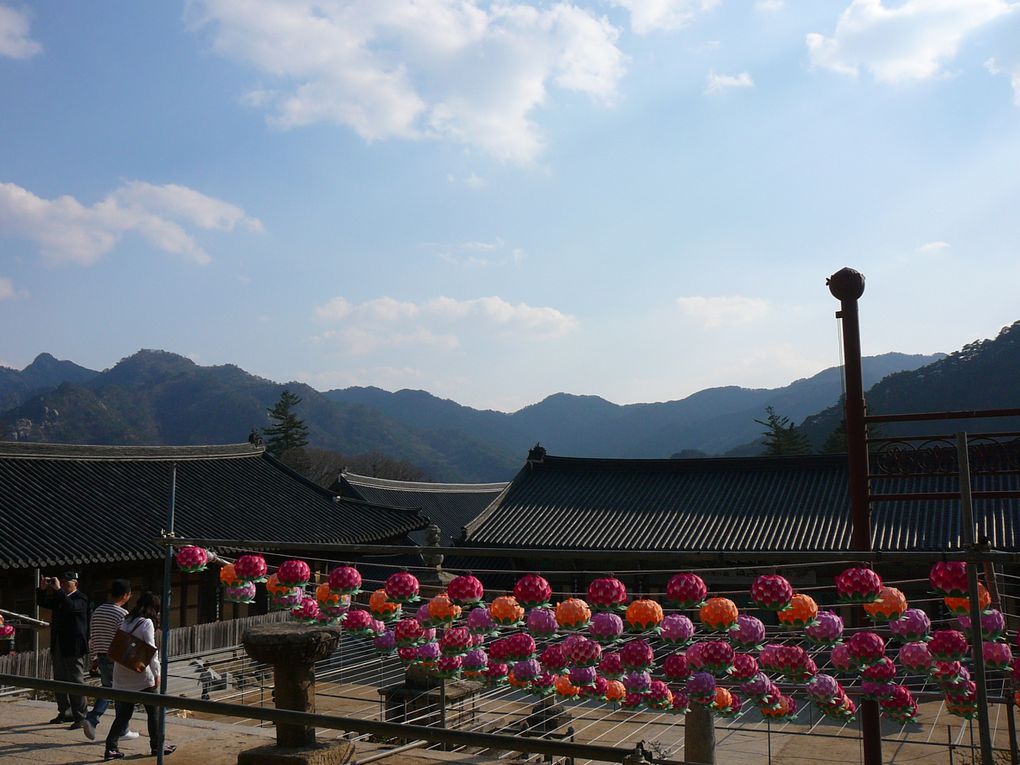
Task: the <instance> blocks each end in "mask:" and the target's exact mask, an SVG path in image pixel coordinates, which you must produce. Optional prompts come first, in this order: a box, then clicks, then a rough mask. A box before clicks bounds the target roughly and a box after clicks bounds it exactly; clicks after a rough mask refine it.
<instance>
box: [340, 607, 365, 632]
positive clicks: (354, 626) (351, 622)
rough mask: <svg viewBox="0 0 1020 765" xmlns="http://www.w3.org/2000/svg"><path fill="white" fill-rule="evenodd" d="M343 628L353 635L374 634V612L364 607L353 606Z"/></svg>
mask: <svg viewBox="0 0 1020 765" xmlns="http://www.w3.org/2000/svg"><path fill="white" fill-rule="evenodd" d="M343 628H344V631H346V632H349V633H350V634H352V635H358V636H361V637H369V636H371V635H372V614H370V613H369V612H368V611H366V610H364V609H363V608H352V609H351V610H350V611H348V612H347V618H346V619H344V624H343Z"/></svg>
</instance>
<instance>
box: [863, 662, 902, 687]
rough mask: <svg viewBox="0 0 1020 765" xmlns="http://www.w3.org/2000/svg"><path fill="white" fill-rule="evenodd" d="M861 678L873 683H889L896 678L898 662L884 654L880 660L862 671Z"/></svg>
mask: <svg viewBox="0 0 1020 765" xmlns="http://www.w3.org/2000/svg"><path fill="white" fill-rule="evenodd" d="M861 678H862V679H863V680H866V681H870V682H873V683H884V684H886V685H889V684H891V683H892V681H893V680H895V679H896V664H895V663H894V662H893V660H892V659H890V658H889V657H888V656H883V657H882V658H881V659H880V660H879V661H877V662H875V663H874V664H872V665H871V666H870V667H868V668H866V669H865V670H864V671H863V672H861Z"/></svg>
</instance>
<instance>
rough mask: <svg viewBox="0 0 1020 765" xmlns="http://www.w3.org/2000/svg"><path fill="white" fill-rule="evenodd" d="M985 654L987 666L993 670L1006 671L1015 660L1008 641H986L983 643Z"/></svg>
mask: <svg viewBox="0 0 1020 765" xmlns="http://www.w3.org/2000/svg"><path fill="white" fill-rule="evenodd" d="M983 650H984V655H985V667H987V668H988V669H990V670H992V671H998V672H1006V671H1009V669H1010V664H1011V663H1012V662H1013V651H1011V650H1010V648H1009V644H1008V643H993V642H989V641H986V642H985V643H984V645H983Z"/></svg>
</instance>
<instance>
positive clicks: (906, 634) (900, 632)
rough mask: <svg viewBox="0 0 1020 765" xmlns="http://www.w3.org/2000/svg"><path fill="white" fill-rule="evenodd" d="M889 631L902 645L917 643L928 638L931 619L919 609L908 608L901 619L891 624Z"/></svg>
mask: <svg viewBox="0 0 1020 765" xmlns="http://www.w3.org/2000/svg"><path fill="white" fill-rule="evenodd" d="M889 631H890V632H892V634H893V635H894V636H895V637H897V638H899V640H900V642H902V643H916V642H917V641H919V640H926V639H927V638H928V633H929V632H931V619H929V618H928V614H926V613H925V612H924V611H922V610H921V609H919V608H908V609H907V610H906V611H904V612H903V616H901V617H900V618H899V619H893V620H892V621H891V622H889Z"/></svg>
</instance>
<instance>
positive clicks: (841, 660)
mask: <svg viewBox="0 0 1020 765" xmlns="http://www.w3.org/2000/svg"><path fill="white" fill-rule="evenodd" d="M829 661H831V662H832V666H833V667H835V668H836V669H837V670H838V671H840V672H842V673H843V674H844V675H853V674H857V673H858V672H860V671H861V669H863V668H864V665H863V664H862V662H861V661H859V660H858V659H857V658H856V657H854V656H852V655H851V654H850V647H849V646H848V645H847V644H846V643H838V644H837V645H834V646H833V647H832V653H831V654H830V655H829Z"/></svg>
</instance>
